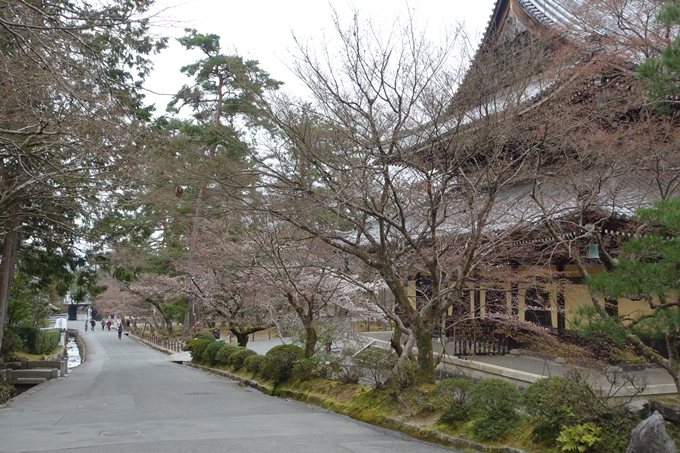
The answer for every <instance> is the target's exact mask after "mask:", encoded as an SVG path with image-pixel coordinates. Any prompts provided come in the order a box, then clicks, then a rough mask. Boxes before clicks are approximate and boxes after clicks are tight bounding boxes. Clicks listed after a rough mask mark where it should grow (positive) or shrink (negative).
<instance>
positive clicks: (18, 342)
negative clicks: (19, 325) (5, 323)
mask: <svg viewBox="0 0 680 453" xmlns="http://www.w3.org/2000/svg"><path fill="white" fill-rule="evenodd" d="M23 349H24V342H23V340H22V339H21V337H20V336H19V335H18V334H17V333H16V332H15V331H14V330H13V329H12V328H7V329H6V330H5V335H4V337H3V338H2V349H0V356H5V357H6V356H10V355H11V354H12V353H13V352H17V351H22V350H23Z"/></svg>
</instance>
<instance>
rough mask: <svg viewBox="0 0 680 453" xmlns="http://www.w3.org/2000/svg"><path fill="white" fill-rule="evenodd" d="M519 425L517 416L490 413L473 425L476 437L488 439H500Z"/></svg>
mask: <svg viewBox="0 0 680 453" xmlns="http://www.w3.org/2000/svg"><path fill="white" fill-rule="evenodd" d="M516 426H517V417H516V416H514V415H513V416H508V415H507V414H496V413H490V414H488V415H487V416H486V417H484V418H481V419H479V420H477V421H476V422H475V424H474V425H473V426H472V434H474V436H475V438H477V439H479V440H482V441H487V440H495V439H498V438H499V437H500V436H501V435H502V434H504V433H507V432H509V431H512V430H513V429H515V427H516Z"/></svg>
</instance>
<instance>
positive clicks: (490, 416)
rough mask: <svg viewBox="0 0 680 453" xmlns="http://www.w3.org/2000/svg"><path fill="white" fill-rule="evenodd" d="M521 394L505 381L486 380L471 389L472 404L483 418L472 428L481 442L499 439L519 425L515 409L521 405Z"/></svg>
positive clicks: (496, 379)
mask: <svg viewBox="0 0 680 453" xmlns="http://www.w3.org/2000/svg"><path fill="white" fill-rule="evenodd" d="M520 397H521V395H520V392H519V390H517V389H516V388H515V386H513V385H512V384H510V383H509V382H507V381H504V380H503V379H498V378H494V379H484V380H482V381H479V382H477V383H476V384H475V385H473V386H472V388H471V389H470V403H471V404H472V406H474V407H475V409H477V410H479V411H480V412H481V414H482V418H481V419H480V420H478V421H477V422H476V423H475V425H474V426H473V428H472V433H473V434H474V435H475V437H477V438H478V439H480V440H492V439H497V438H498V437H499V436H500V435H501V434H503V433H505V432H508V431H511V430H512V429H514V428H515V426H516V425H517V418H518V417H517V414H516V412H515V409H516V408H517V406H519V403H520Z"/></svg>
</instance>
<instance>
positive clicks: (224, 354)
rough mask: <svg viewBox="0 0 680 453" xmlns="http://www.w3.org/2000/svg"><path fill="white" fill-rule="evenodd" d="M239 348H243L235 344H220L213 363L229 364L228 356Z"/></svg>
mask: <svg viewBox="0 0 680 453" xmlns="http://www.w3.org/2000/svg"><path fill="white" fill-rule="evenodd" d="M241 349H243V348H241V347H239V346H236V345H235V344H229V343H227V344H222V347H221V348H220V350H219V351H217V354H215V363H216V364H218V365H229V357H230V356H231V355H232V354H233V353H235V352H237V351H239V350H241Z"/></svg>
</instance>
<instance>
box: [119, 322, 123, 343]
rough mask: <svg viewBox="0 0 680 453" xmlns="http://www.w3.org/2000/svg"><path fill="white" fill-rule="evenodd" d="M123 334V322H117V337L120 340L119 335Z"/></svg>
mask: <svg viewBox="0 0 680 453" xmlns="http://www.w3.org/2000/svg"><path fill="white" fill-rule="evenodd" d="M122 335H123V324H122V323H118V339H119V340H120V337H121V336H122Z"/></svg>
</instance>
